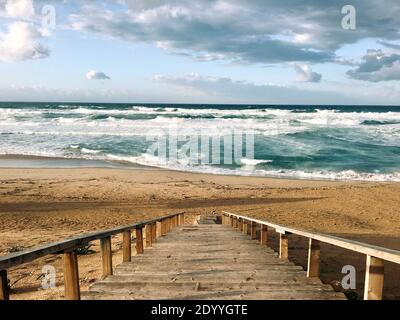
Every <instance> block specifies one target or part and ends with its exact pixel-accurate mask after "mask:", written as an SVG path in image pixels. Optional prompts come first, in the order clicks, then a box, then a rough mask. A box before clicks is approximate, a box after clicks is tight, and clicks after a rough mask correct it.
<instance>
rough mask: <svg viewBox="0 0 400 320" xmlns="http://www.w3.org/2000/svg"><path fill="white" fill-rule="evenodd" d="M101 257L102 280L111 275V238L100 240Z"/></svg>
mask: <svg viewBox="0 0 400 320" xmlns="http://www.w3.org/2000/svg"><path fill="white" fill-rule="evenodd" d="M100 247H101V256H102V261H103V278H105V277H107V276H111V275H112V274H113V269H112V250H111V237H106V238H102V239H100Z"/></svg>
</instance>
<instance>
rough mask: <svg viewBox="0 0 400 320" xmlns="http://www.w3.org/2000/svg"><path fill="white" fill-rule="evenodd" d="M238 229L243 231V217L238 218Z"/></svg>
mask: <svg viewBox="0 0 400 320" xmlns="http://www.w3.org/2000/svg"><path fill="white" fill-rule="evenodd" d="M239 231H240V232H243V219H239Z"/></svg>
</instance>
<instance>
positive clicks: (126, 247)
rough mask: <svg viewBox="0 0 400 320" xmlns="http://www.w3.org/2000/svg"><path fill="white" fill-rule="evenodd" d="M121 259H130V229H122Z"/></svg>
mask: <svg viewBox="0 0 400 320" xmlns="http://www.w3.org/2000/svg"><path fill="white" fill-rule="evenodd" d="M122 251H123V252H122V256H123V258H122V261H123V262H130V261H132V234H131V230H126V231H124V233H123V235H122Z"/></svg>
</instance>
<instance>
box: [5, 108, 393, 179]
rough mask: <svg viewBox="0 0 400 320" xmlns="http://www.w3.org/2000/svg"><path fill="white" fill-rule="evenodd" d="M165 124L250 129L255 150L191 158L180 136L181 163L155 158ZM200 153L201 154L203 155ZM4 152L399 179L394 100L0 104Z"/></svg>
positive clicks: (224, 170)
mask: <svg viewBox="0 0 400 320" xmlns="http://www.w3.org/2000/svg"><path fill="white" fill-rule="evenodd" d="M171 128H174V129H177V130H178V131H182V132H184V133H183V136H184V135H185V134H186V133H185V132H187V131H190V132H200V131H201V132H209V133H211V134H212V135H217V136H218V135H219V134H221V137H220V138H222V137H223V136H224V134H225V133H226V132H241V133H244V134H245V133H247V132H251V133H252V135H253V136H254V137H253V139H254V150H253V153H252V154H251V157H248V156H247V155H246V154H245V152H244V151H243V154H244V155H243V157H242V159H239V161H234V162H233V163H228V164H227V163H209V162H202V161H199V163H196V162H193V161H189V160H190V159H189V158H190V157H193V155H189V154H187V152H186V151H187V149H188V148H187V144H188V141H185V139H183V140H179V141H180V142H179V143H178V144H177V148H178V153H179V159H178V161H177V159H173V158H172V159H170V160H169V159H164V161H160V158H158V157H157V156H154V155H151V154H149V152H148V150H149V147H150V146H151V145H152V143H153V144H154V140H152V139H151V138H149V137H151V136H152V135H154V134H155V132H158V133H157V134H159V135H162V134H163V132H164V133H165V135H168V134H169V132H170V130H171ZM185 130H186V131H185ZM223 132H225V133H223ZM188 139H189V138H188ZM168 145H169V144H167V146H168ZM167 148H168V147H167ZM222 149H223V148H222ZM222 149H218V152H221V158H223V157H224V153H226V151H224V150H222ZM167 152H168V151H167ZM197 152H198V154H197V155H198V156H199V158H200V160H201V159H202V157H204V156H205V155H204V154H203V155H202V154H201V152H202V150H201V149H200V150H197ZM212 152H215V150H214V151H212ZM0 156H3V158H4V157H5V156H7V159H8V160H7V161H10V160H9V159H10V157H13V156H16V157H17V156H26V157H44V159H46V158H48V159H53V160H52V161H54V159H55V158H63V159H73V160H74V161H77V160H81V161H82V163H83V165H84V166H90V163H91V162H93V164H96V166H98V161H102V162H104V163H110V164H113V163H114V164H118V166H121V165H122V166H124V165H126V166H129V165H145V166H154V167H162V168H168V169H176V170H182V171H192V172H203V173H213V174H229V175H244V176H247V175H248V176H267V177H285V178H299V179H333V180H368V181H400V107H391V106H354V107H352V106H270V105H265V106H264V105H254V106H252V105H176V104H96V103H11V102H3V103H0ZM0 161H1V160H0ZM47 163H48V164H49V166H52V162H51V161H49V162H47ZM78 163H79V161H78Z"/></svg>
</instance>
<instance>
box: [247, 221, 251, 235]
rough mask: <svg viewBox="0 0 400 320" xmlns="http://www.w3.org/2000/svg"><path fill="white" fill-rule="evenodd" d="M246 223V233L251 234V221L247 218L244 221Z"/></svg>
mask: <svg viewBox="0 0 400 320" xmlns="http://www.w3.org/2000/svg"><path fill="white" fill-rule="evenodd" d="M246 224H247V228H246V231H247V235H248V236H251V221H250V220H247V221H246Z"/></svg>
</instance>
